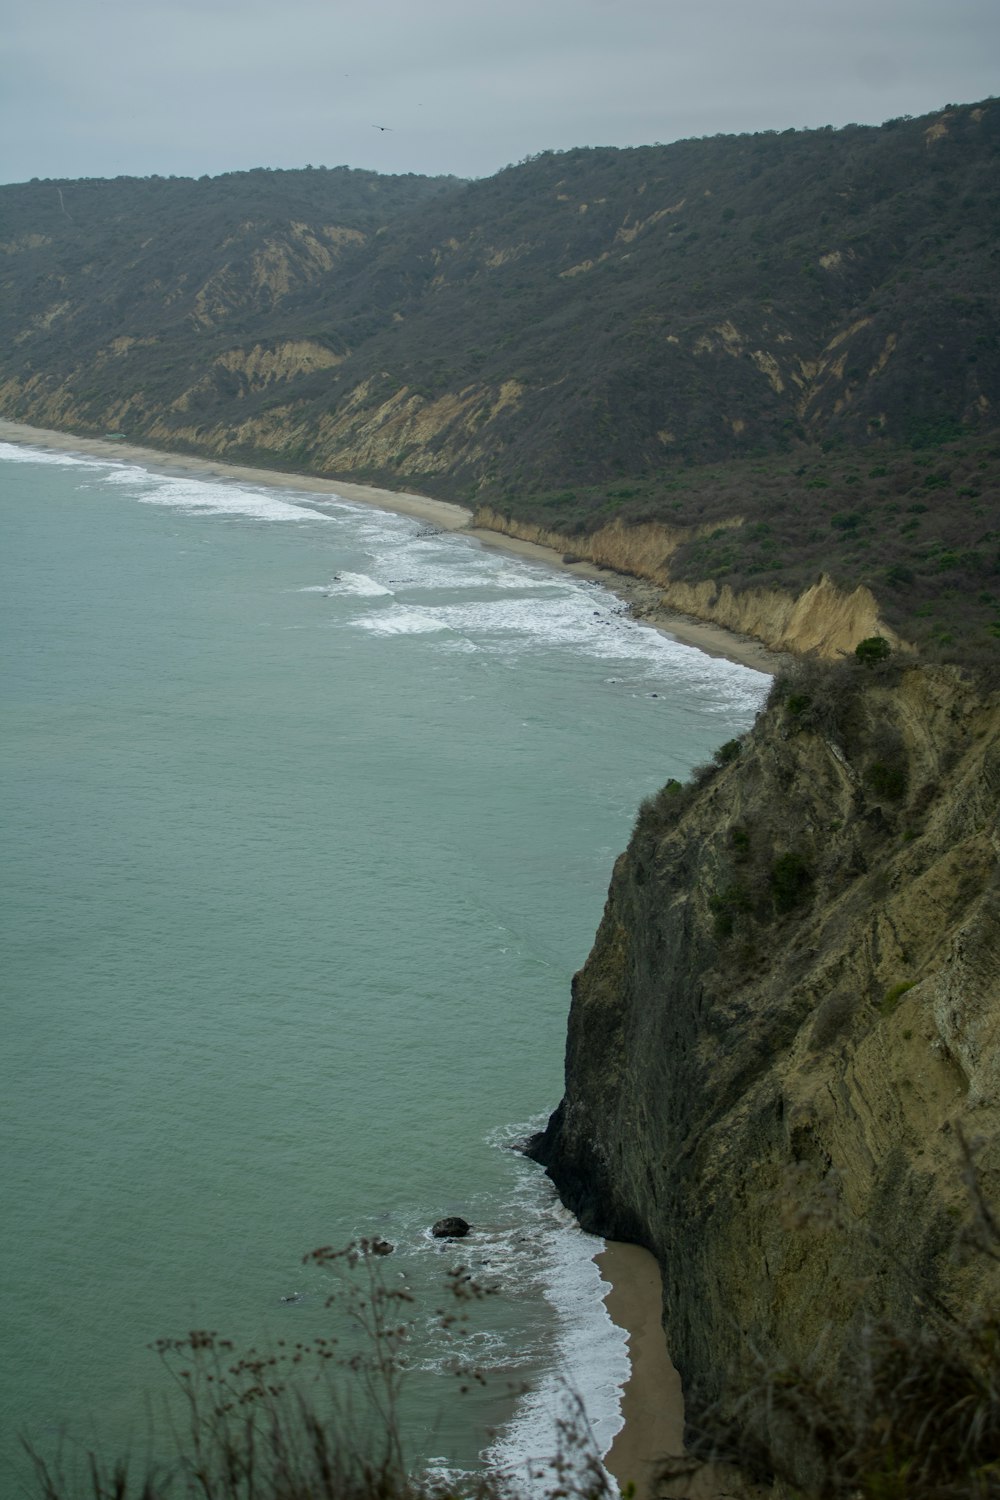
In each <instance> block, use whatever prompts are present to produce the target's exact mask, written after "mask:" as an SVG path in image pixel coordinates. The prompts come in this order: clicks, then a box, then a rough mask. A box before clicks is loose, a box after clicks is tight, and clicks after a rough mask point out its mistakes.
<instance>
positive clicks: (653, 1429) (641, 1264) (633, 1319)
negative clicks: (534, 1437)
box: [594, 1240, 684, 1496]
mask: <svg viewBox="0 0 1000 1500" xmlns="http://www.w3.org/2000/svg"><path fill="white" fill-rule="evenodd" d="M594 1259H595V1260H596V1261H597V1265H598V1268H599V1270H600V1273H601V1276H602V1278H603V1279H604V1280H605V1281H606V1282H609V1283H610V1290H609V1291H608V1292H607V1294H606V1296H605V1298H604V1304H605V1306H606V1307H607V1309H608V1315H609V1317H610V1318H611V1321H612V1322H613V1323H615V1324H617V1326H618V1327H619V1328H620V1329H621V1330H622V1331H623V1332H624V1333H625V1334H626V1335H627V1336H628V1356H629V1363H630V1365H631V1373H630V1375H629V1378H628V1381H627V1382H626V1385H625V1389H624V1391H623V1392H622V1418H623V1420H624V1426H623V1427H622V1429H621V1431H620V1432H619V1433H618V1434H617V1436H616V1437H615V1440H614V1442H613V1443H612V1445H611V1449H610V1451H609V1452H608V1453H607V1454H606V1455H605V1458H604V1464H605V1467H606V1468H607V1469H608V1471H609V1473H611V1474H612V1475H613V1477H614V1479H615V1480H616V1481H617V1483H618V1485H619V1487H620V1488H621V1489H622V1490H624V1489H625V1487H626V1485H628V1484H634V1485H635V1489H636V1493H637V1494H638V1495H640V1496H641V1495H644V1494H646V1493H647V1492H648V1490H649V1488H650V1484H651V1481H652V1479H653V1477H654V1475H655V1473H656V1464H657V1461H658V1460H659V1459H660V1458H662V1457H663V1456H664V1455H666V1454H679V1453H682V1452H683V1444H684V1398H683V1396H682V1394H681V1382H680V1376H679V1375H678V1374H677V1371H676V1370H675V1369H674V1367H673V1365H672V1364H671V1362H670V1355H669V1353H668V1352H667V1339H666V1335H665V1333H664V1331H663V1287H662V1282H661V1280H660V1268H659V1266H658V1265H657V1263H656V1258H655V1256H653V1255H651V1254H650V1253H649V1251H648V1250H643V1249H642V1248H641V1247H640V1246H639V1245H627V1244H624V1243H622V1242H621V1241H618V1240H608V1241H607V1242H606V1246H605V1249H604V1250H602V1251H600V1252H599V1253H598V1254H597V1255H596V1256H595V1257H594Z"/></svg>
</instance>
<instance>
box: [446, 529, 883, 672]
mask: <svg viewBox="0 0 1000 1500" xmlns="http://www.w3.org/2000/svg"><path fill="white" fill-rule="evenodd" d="M741 521H742V518H741V517H739V516H734V517H733V518H732V519H731V520H730V521H729V522H728V524H729V525H730V526H734V527H735V526H739V525H740V524H741ZM473 524H474V525H476V526H482V527H484V528H486V529H487V530H490V531H499V532H502V533H503V534H505V535H507V536H515V537H520V538H521V539H522V540H523V541H527V542H536V543H538V544H540V545H541V546H545V547H553V548H555V550H556V551H557V552H563V553H567V552H568V553H571V554H573V555H575V556H577V557H581V558H586V560H587V561H588V562H593V563H597V564H599V565H600V566H601V567H605V568H614V570H615V571H616V572H618V573H626V574H629V575H631V576H632V577H634V578H642V579H646V580H648V581H649V582H650V583H655V584H656V585H657V587H658V588H660V589H661V590H662V599H663V605H664V607H665V608H667V609H671V610H678V611H679V612H680V613H681V614H685V615H693V616H694V617H695V619H697V620H707V621H710V622H711V623H712V624H713V625H721V626H722V627H723V628H724V629H726V630H735V631H738V632H739V633H740V634H741V635H750V636H753V637H754V638H755V639H756V640H759V641H762V642H763V643H764V645H765V646H768V647H769V648H770V649H771V650H772V651H794V652H798V653H801V654H804V653H805V652H814V653H815V654H816V655H818V656H822V657H826V658H828V659H830V660H836V659H838V658H840V657H842V656H846V655H849V654H850V653H851V652H852V651H853V650H854V648H855V646H857V645H858V643H859V642H860V641H863V640H867V639H868V638H869V637H870V636H874V635H881V636H883V637H884V638H885V639H886V640H887V641H889V643H890V644H891V645H892V646H894V647H897V648H902V649H908V643H907V642H906V641H904V640H902V638H901V637H900V636H898V635H897V634H896V632H895V631H893V630H892V629H890V627H889V626H888V625H887V624H886V623H885V621H884V620H883V619H882V617H881V613H880V610H879V605H878V601H877V599H876V598H875V595H874V594H873V593H872V592H871V590H870V589H867V588H864V587H859V588H856V589H854V590H852V591H851V592H850V593H845V592H844V590H842V589H838V588H837V586H836V584H835V583H833V582H832V580H831V579H829V578H828V577H826V575H825V574H824V575H823V576H822V577H821V578H819V579H817V581H816V583H814V584H813V585H812V587H811V588H808V589H806V590H805V591H804V592H803V593H801V594H792V593H788V592H784V591H782V590H780V589H741V590H740V591H739V592H737V591H735V590H734V589H732V588H730V586H729V585H728V584H724V585H723V586H722V587H721V588H720V587H719V586H718V585H717V584H716V583H715V582H714V581H713V580H712V579H710V578H707V579H705V580H703V581H702V582H700V583H687V582H683V581H681V580H679V579H675V578H673V577H672V576H671V572H670V562H671V558H672V557H673V555H674V553H675V552H676V551H677V549H678V548H679V547H680V546H682V545H683V544H684V543H685V542H688V541H692V540H694V539H696V538H697V537H699V536H702V535H704V534H706V533H707V532H709V531H716V530H718V528H719V525H720V523H719V522H718V521H712V522H711V523H710V524H709V525H707V526H665V525H663V524H662V523H661V522H658V521H649V522H646V523H645V524H642V525H635V526H626V525H623V524H622V523H621V522H620V521H615V522H613V523H612V524H611V525H610V526H602V527H601V529H600V530H599V531H595V532H592V533H591V534H590V535H589V536H577V537H568V536H563V535H561V534H560V533H559V532H557V531H550V530H548V529H546V528H545V527H543V526H533V525H531V524H528V523H525V522H519V521H515V520H512V519H510V518H509V517H507V516H503V515H500V514H499V513H498V512H497V511H495V510H493V509H491V508H490V507H489V506H485V505H481V506H479V507H478V509H477V510H476V512H475V516H474V519H473ZM722 524H726V523H722Z"/></svg>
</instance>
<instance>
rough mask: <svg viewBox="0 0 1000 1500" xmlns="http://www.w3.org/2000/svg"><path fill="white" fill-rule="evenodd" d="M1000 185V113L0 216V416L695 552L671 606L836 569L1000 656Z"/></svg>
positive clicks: (202, 185) (57, 205) (192, 188)
mask: <svg viewBox="0 0 1000 1500" xmlns="http://www.w3.org/2000/svg"><path fill="white" fill-rule="evenodd" d="M998 166H1000V104H997V103H992V102H986V103H983V104H980V105H976V106H961V107H958V106H955V107H949V108H948V109H946V110H945V111H944V112H943V113H940V114H937V115H934V116H928V117H925V118H923V119H916V120H909V119H901V120H894V121H888V122H887V123H886V124H885V125H883V126H881V127H861V126H848V127H847V128H846V129H843V130H838V131H834V130H832V129H827V130H819V131H809V132H800V131H786V132H784V133H780V134H779V133H774V132H768V133H763V134H759V135H754V136H738V137H716V138H714V139H710V140H696V141H683V142H679V143H677V144H675V145H671V146H655V147H652V146H651V147H642V148H637V149H634V150H627V151H623V150H612V149H596V150H578V151H569V152H564V153H545V154H544V155H542V156H540V157H537V158H534V159H531V160H528V161H526V162H523V163H521V164H520V165H519V166H516V167H510V168H507V169H506V170H505V171H503V172H500V173H498V174H497V175H496V176H495V177H493V178H490V179H488V180H485V181H480V182H472V183H461V182H458V181H456V180H454V179H426V178H419V177H396V178H382V177H378V176H376V175H375V174H372V173H365V172H353V171H349V170H348V169H346V168H338V169H335V170H333V171H327V170H325V169H306V170H304V171H302V172H264V171H257V172H250V173H236V174H230V175H228V176H226V177H221V178H216V179H207V178H203V179H201V180H199V181H198V182H190V181H186V180H175V179H169V180H164V179H157V178H153V179H144V180H135V179H117V180H115V181H113V182H102V181H84V182H61V183H53V182H32V183H28V184H24V185H18V186H14V187H5V188H0V252H2V253H0V284H2V297H0V411H2V413H3V414H4V415H5V416H7V417H11V418H16V419H20V420H23V421H28V422H33V423H36V424H38V425H43V426H45V425H47V426H53V427H58V428H62V429H64V430H70V431H77V432H81V433H100V432H104V431H107V430H114V431H121V432H123V433H124V434H125V435H126V436H128V437H129V438H132V439H134V440H135V441H144V442H147V443H150V444H152V445H154V446H159V447H164V448H176V449H183V450H185V451H204V452H211V453H213V454H217V455H220V456H226V457H230V458H232V459H239V460H242V461H245V462H257V463H262V464H264V465H268V466H275V467H285V468H290V469H313V470H317V471H320V472H325V473H331V474H335V475H338V476H340V477H353V478H355V479H367V480H374V481H378V482H380V483H385V484H389V485H395V486H400V487H402V486H410V487H416V488H423V489H425V490H430V491H432V492H433V493H435V494H439V495H441V496H443V497H446V498H453V499H459V500H462V501H465V502H467V503H477V504H480V505H488V506H489V508H490V512H491V513H492V514H493V515H494V516H499V517H501V518H506V519H507V521H508V522H509V523H511V524H512V525H515V526H523V525H532V524H537V525H544V526H545V527H546V528H547V529H548V530H549V531H550V532H551V533H552V535H553V536H554V537H556V538H570V539H571V538H574V537H577V538H579V537H587V536H593V535H594V534H595V533H597V532H599V531H600V530H601V528H602V527H605V528H606V527H607V526H608V525H609V524H616V523H623V524H635V523H636V522H637V521H646V522H649V521H657V522H662V523H666V524H671V525H675V526H676V525H684V526H687V527H689V528H692V527H693V528H695V531H696V532H697V534H694V533H692V535H691V536H690V537H688V538H687V540H686V541H684V544H683V546H684V549H686V550H682V552H681V553H677V555H676V556H675V557H674V559H673V561H672V567H674V568H675V569H677V568H679V569H680V570H681V571H680V572H679V573H675V576H676V577H678V578H681V577H683V578H684V579H687V580H694V581H698V580H705V581H707V580H713V581H715V582H716V583H721V582H723V581H724V582H728V583H729V584H730V585H731V586H732V587H733V588H737V589H738V588H740V587H745V586H746V585H747V580H748V579H752V581H753V583H754V585H755V586H760V585H764V584H766V585H767V586H768V587H774V588H780V589H786V590H787V589H792V590H797V589H800V588H801V587H802V586H804V585H805V584H806V583H807V582H808V581H812V580H814V577H815V574H816V573H817V572H818V571H823V572H826V573H828V574H829V575H830V576H831V577H832V578H833V579H834V580H835V582H837V583H838V585H840V586H843V587H847V586H850V587H853V586H855V584H856V583H859V582H860V583H864V584H866V585H867V586H868V587H869V588H871V589H873V590H874V592H875V593H876V595H877V596H878V598H879V601H880V602H882V601H883V600H885V601H886V607H887V609H888V610H889V613H890V614H891V615H892V617H893V619H894V621H895V628H896V629H897V630H898V632H899V634H900V635H901V636H903V637H905V638H906V639H909V640H914V641H921V642H929V641H937V643H938V644H939V645H941V646H943V647H944V648H945V649H951V648H952V647H953V646H954V645H956V643H958V644H963V643H967V642H968V641H972V640H973V639H974V640H975V642H976V643H977V645H978V647H985V648H986V649H995V642H996V639H997V637H998V636H1000V603H998V600H1000V574H998V542H1000V532H998V529H997V527H998V515H997V491H998V480H1000V443H998V440H997V438H996V436H995V435H994V434H995V429H996V428H997V427H998V425H1000V419H998V417H997V410H998V405H1000V235H998V229H1000V171H998ZM939 454H940V455H943V456H942V457H940V458H938V457H936V456H935V455H939ZM709 521H712V522H713V527H712V529H713V530H716V531H719V528H720V527H721V528H722V530H721V531H720V534H719V535H718V536H715V537H714V538H713V536H712V535H711V531H708V532H706V531H705V526H706V525H707V524H708V522H709ZM723 533H724V534H723ZM890 575H891V577H890ZM939 575H940V576H939ZM928 580H929V582H928ZM949 590H951V597H952V599H953V600H957V601H958V602H957V604H956V606H955V608H952V609H947V608H946V609H945V610H944V613H943V615H941V616H940V617H935V611H936V610H937V607H938V598H939V596H940V595H941V594H942V593H944V594H947V593H948V591H949ZM931 596H933V598H932V597H931ZM945 602H947V601H945ZM928 606H930V610H929V612H928ZM921 610H924V613H923V614H921V613H920V611H921ZM921 622H923V623H921ZM947 637H951V640H948V639H947Z"/></svg>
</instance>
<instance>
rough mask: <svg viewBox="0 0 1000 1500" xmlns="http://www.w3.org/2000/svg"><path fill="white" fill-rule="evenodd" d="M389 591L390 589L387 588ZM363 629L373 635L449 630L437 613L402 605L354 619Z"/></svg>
mask: <svg viewBox="0 0 1000 1500" xmlns="http://www.w3.org/2000/svg"><path fill="white" fill-rule="evenodd" d="M385 592H386V593H388V592H389V590H388V589H386V590H385ZM352 624H354V625H357V626H359V627H360V628H361V629H362V630H368V631H371V633H372V634H373V635H429V634H433V632H434V631H436V630H447V629H448V626H447V624H446V623H445V621H444V620H441V619H439V618H438V615H437V613H435V612H432V611H431V610H424V609H405V608H403V607H402V606H400V607H399V608H396V609H390V610H386V611H384V612H382V613H380V614H371V615H365V616H363V617H362V618H360V619H357V620H354V621H352Z"/></svg>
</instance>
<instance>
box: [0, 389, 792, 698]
mask: <svg viewBox="0 0 1000 1500" xmlns="http://www.w3.org/2000/svg"><path fill="white" fill-rule="evenodd" d="M0 442H7V443H19V444H23V445H25V446H28V447H32V448H41V449H47V450H49V451H54V452H59V453H71V454H79V455H81V456H83V457H86V458H99V459H107V460H110V461H111V462H113V463H134V464H139V465H141V466H142V467H143V468H147V469H153V470H155V471H156V472H157V473H161V474H191V475H193V476H194V477H196V478H206V479H208V478H210V479H223V480H225V479H230V480H237V481H238V482H239V483H241V484H253V485H258V486H266V487H268V488H271V489H284V490H296V491H298V492H299V493H301V494H313V495H329V496H330V497H333V496H339V497H340V498H341V499H343V500H350V501H352V502H357V503H359V504H362V505H373V506H376V507H377V508H378V509H379V510H390V511H395V512H396V513H397V514H399V515H404V516H413V517H415V518H416V519H417V520H421V521H426V522H427V524H428V525H430V526H434V527H437V528H439V529H440V530H442V531H464V532H465V533H466V534H467V535H468V536H469V537H470V538H471V539H473V540H474V541H475V542H476V543H478V544H479V545H481V546H484V547H497V548H500V549H501V550H503V551H505V552H512V553H516V554H517V555H518V556H519V557H525V558H531V559H533V560H534V561H536V562H539V563H542V564H544V565H545V566H546V567H551V568H556V569H558V570H559V571H560V572H567V573H573V574H575V575H576V576H577V577H579V578H586V579H589V580H591V581H593V582H595V583H599V584H600V585H601V586H602V587H603V588H606V589H608V590H609V591H610V592H611V593H614V594H616V595H617V596H618V597H619V598H620V599H623V600H624V601H625V602H626V603H627V605H628V606H629V609H630V611H631V613H632V614H633V615H634V616H635V617H636V618H637V619H641V620H643V621H644V622H645V623H646V624H647V625H651V626H653V627H654V628H655V629H657V630H662V631H663V632H664V633H665V634H666V635H670V636H672V637H673V638H674V639H675V640H677V641H680V642H682V644H684V645H686V646H694V647H695V648H696V649H697V650H699V651H704V652H705V653H706V654H707V655H709V656H718V657H724V658H725V659H726V660H728V661H734V662H738V663H740V665H742V666H745V667H752V668H753V669H754V670H755V671H757V672H765V673H768V674H769V675H772V676H773V675H774V673H775V672H777V671H778V670H779V668H780V667H781V665H782V663H783V662H784V661H785V660H786V658H784V657H783V656H781V655H780V654H779V653H777V652H774V651H769V650H768V649H767V647H766V646H763V645H761V643H760V642H759V641H755V640H753V639H752V637H750V636H743V635H737V634H735V632H733V631H730V630H724V629H723V628H722V627H721V626H719V625H711V624H707V623H706V622H705V621H703V620H695V619H693V618H692V617H691V616H689V615H680V614H676V613H674V612H673V611H671V610H668V609H664V608H663V606H662V604H661V603H660V598H661V595H660V591H659V590H658V589H657V587H656V585H655V584H652V583H645V582H643V581H642V580H641V579H635V578H628V577H626V576H625V575H624V574H621V573H614V572H612V571H611V570H610V569H608V568H599V567H598V566H597V565H596V564H594V563H589V562H578V563H564V562H563V560H562V554H561V553H559V552H557V551H556V550H555V549H554V548H552V547H542V546H539V545H538V544H537V543H535V542H525V541H521V540H520V539H519V538H517V537H509V536H505V535H504V534H503V533H502V532H498V531H487V530H484V529H482V528H481V527H473V526H472V524H471V522H472V512H471V511H470V510H468V509H467V508H466V507H465V506H464V505H453V504H452V503H451V502H450V501H447V500H435V499H433V498H432V497H431V496H429V495H418V494H415V493H413V492H412V491H407V490H386V489H380V488H379V487H378V486H377V485H367V484H352V483H350V482H349V481H348V480H340V479H322V478H320V477H318V476H317V475H315V474H286V473H284V472H283V471H281V470H278V469H255V468H248V467H246V466H245V465H241V464H233V463H227V462H223V461H221V460H219V459H214V458H206V457H200V456H199V457H195V456H192V455H190V454H185V453H165V452H162V451H160V450H159V449H156V448H144V447H140V446H138V445H137V444H135V443H128V442H122V441H119V440H118V439H116V438H106V437H105V438H87V437H76V436H75V435H74V434H72V433H66V432H53V431H51V430H49V429H47V428H42V427H29V426H28V425H27V424H26V423H24V422H9V421H6V420H5V419H3V418H0Z"/></svg>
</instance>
